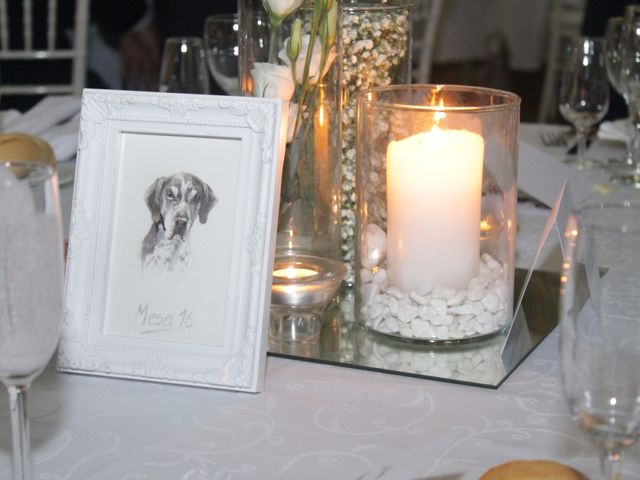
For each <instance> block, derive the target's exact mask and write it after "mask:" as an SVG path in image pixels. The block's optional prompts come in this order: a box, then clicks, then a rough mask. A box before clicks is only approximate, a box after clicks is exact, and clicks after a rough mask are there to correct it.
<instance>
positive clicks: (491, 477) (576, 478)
mask: <svg viewBox="0 0 640 480" xmlns="http://www.w3.org/2000/svg"><path fill="white" fill-rule="evenodd" d="M480 480H586V477H584V476H583V475H582V474H581V473H580V472H578V471H576V470H574V469H573V468H571V467H568V466H567V465H563V464H561V463H557V462H552V461H550V460H514V461H512V462H507V463H503V464H502V465H498V466H497V467H493V468H491V469H490V470H488V471H487V472H485V473H484V474H483V475H482V477H480Z"/></svg>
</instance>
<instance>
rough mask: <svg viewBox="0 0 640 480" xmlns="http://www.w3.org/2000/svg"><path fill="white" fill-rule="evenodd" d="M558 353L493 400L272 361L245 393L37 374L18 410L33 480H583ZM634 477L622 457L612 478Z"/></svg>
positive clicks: (516, 376) (631, 456)
mask: <svg viewBox="0 0 640 480" xmlns="http://www.w3.org/2000/svg"><path fill="white" fill-rule="evenodd" d="M541 218H542V219H543V218H544V217H543V216H542V217H541ZM541 221H542V222H543V221H544V220H541ZM557 350H558V332H557V330H556V331H554V332H553V333H552V334H551V335H550V336H549V337H548V338H546V339H545V340H544V341H543V342H542V344H541V345H540V346H539V347H538V348H537V349H536V350H535V351H534V352H533V353H532V354H531V355H530V356H529V357H528V358H527V359H526V360H525V361H524V363H523V364H522V365H521V366H520V367H519V368H518V369H517V370H516V371H515V372H514V373H513V374H512V375H511V376H510V377H509V378H508V379H507V380H506V382H505V383H504V384H503V385H502V386H501V387H500V388H499V389H498V390H491V389H483V388H476V387H469V386H463V385H457V384H453V383H445V382H436V381H428V380H424V379H416V378H410V377H403V376H396V375H387V374H381V373H375V372H369V371H360V370H353V369H347V368H340V367H334V366H327V365H319V364H313V363H308V362H299V361H294V360H288V359H282V358H275V357H269V359H268V362H267V377H266V382H265V389H264V392H263V393H261V394H258V395H252V394H245V393H230V392H222V391H214V390H206V389H198V388H188V387H179V386H172V385H162V384H154V383H145V382H134V381H126V380H118V379H105V378H100V377H90V376H79V375H69V374H60V373H57V372H56V371H55V369H54V368H53V366H50V367H49V368H48V369H47V370H46V371H45V373H44V374H43V375H42V376H41V377H40V378H39V379H37V380H36V382H35V384H34V386H33V389H32V392H31V396H30V400H29V401H30V412H31V419H32V443H33V449H34V463H35V465H34V470H35V476H34V477H35V478H36V479H39V480H63V479H64V480H103V479H104V480H120V479H121V480H141V479H153V480H164V479H171V480H176V479H178V480H203V479H216V480H218V479H220V480H223V479H224V480H227V479H229V480H231V479H234V480H235V479H336V480H338V479H345V480H347V479H348V480H356V479H359V480H373V479H383V480H397V479H407V480H408V479H433V480H436V479H437V480H445V479H447V480H463V479H465V480H466V479H477V478H478V477H479V476H480V475H481V474H482V472H484V471H485V470H486V469H488V468H489V467H491V466H493V465H496V464H499V463H502V462H505V461H508V460H512V459H536V458H545V459H555V460H557V461H561V462H564V463H567V464H570V465H572V466H573V467H575V468H578V469H580V470H581V471H583V472H584V473H585V474H587V475H589V476H590V477H595V476H596V475H597V471H598V461H597V456H596V451H595V449H594V447H592V445H591V444H590V443H589V442H588V441H587V440H586V439H585V438H584V436H583V435H582V434H581V433H580V432H579V430H578V429H577V427H576V426H575V425H574V423H573V422H572V421H571V418H570V415H569V412H568V408H567V405H566V402H565V399H564V396H563V393H562V386H561V383H560V378H559V367H558V360H557V359H558V355H557ZM8 408H9V407H8V401H7V396H6V394H5V393H4V392H3V393H1V394H0V479H10V478H11V464H10V422H9V416H8ZM639 472H640V451H639V450H638V447H633V448H630V449H629V450H628V452H627V456H626V459H625V479H633V478H640V473H639Z"/></svg>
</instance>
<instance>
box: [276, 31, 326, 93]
mask: <svg viewBox="0 0 640 480" xmlns="http://www.w3.org/2000/svg"><path fill="white" fill-rule="evenodd" d="M310 39H311V38H310V36H309V35H302V42H301V44H300V53H299V54H298V59H297V60H296V67H295V70H296V82H297V83H302V77H303V76H304V65H305V62H306V60H307V51H308V50H309V41H310ZM288 44H289V39H287V40H286V41H285V45H284V48H283V49H282V50H280V52H278V58H280V60H282V62H284V63H285V64H286V65H288V66H289V67H291V60H289V56H288V55H287V46H288ZM321 57H322V45H321V43H320V40H318V39H317V38H316V41H315V42H314V43H313V54H312V56H311V62H310V63H309V83H312V84H313V83H316V82H317V81H318V71H319V70H320V59H321ZM335 58H336V51H335V49H334V48H333V47H331V50H329V53H328V54H327V59H326V61H325V65H324V70H323V72H322V74H323V75H324V74H326V73H327V72H328V71H329V68H330V67H331V64H332V63H333V60H334V59H335Z"/></svg>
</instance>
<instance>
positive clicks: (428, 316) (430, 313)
mask: <svg viewBox="0 0 640 480" xmlns="http://www.w3.org/2000/svg"><path fill="white" fill-rule="evenodd" d="M418 315H419V316H420V318H422V319H423V320H429V321H432V320H433V319H434V318H436V317H437V316H438V312H436V309H435V308H433V307H432V306H431V305H423V306H421V307H420V308H418Z"/></svg>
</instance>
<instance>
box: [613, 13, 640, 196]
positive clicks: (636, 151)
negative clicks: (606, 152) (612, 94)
mask: <svg viewBox="0 0 640 480" xmlns="http://www.w3.org/2000/svg"><path fill="white" fill-rule="evenodd" d="M620 48H621V53H620V65H621V66H620V78H621V84H622V88H623V89H624V91H625V96H626V99H627V102H628V105H629V116H630V117H631V124H632V126H633V128H632V129H631V139H630V141H629V145H628V152H629V155H628V156H627V157H625V161H624V164H623V165H622V166H619V167H618V168H616V172H617V175H615V176H614V177H613V178H612V180H613V181H616V182H618V183H628V184H631V185H634V186H636V187H640V6H638V5H629V6H627V7H626V8H625V15H624V21H623V27H622V42H621V44H620Z"/></svg>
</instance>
